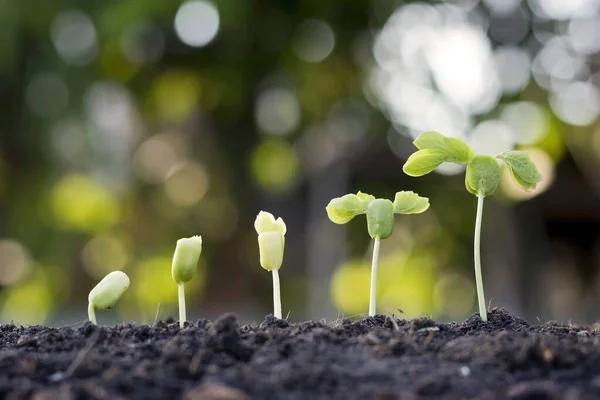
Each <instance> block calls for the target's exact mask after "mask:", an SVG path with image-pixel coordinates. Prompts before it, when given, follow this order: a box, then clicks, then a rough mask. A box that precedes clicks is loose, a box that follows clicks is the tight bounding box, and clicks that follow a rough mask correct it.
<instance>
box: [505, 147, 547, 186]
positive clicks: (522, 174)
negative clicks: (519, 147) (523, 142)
mask: <svg viewBox="0 0 600 400" xmlns="http://www.w3.org/2000/svg"><path fill="white" fill-rule="evenodd" d="M496 157H497V158H499V159H501V160H502V161H504V162H505V163H506V166H507V167H508V169H509V170H510V175H511V176H512V177H513V179H514V181H515V182H516V183H517V185H519V187H521V189H523V190H526V191H529V190H532V189H535V187H536V186H537V184H538V182H540V181H541V180H542V176H541V175H540V173H539V171H538V170H537V168H536V166H535V164H534V163H533V161H532V160H531V157H529V154H528V153H527V152H525V151H505V152H504V153H502V154H499V155H498V156H496Z"/></svg>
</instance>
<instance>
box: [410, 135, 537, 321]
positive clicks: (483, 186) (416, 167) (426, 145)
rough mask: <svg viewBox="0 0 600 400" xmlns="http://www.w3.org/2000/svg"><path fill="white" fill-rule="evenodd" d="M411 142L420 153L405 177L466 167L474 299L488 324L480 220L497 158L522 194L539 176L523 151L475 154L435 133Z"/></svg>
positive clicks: (494, 182) (492, 185)
mask: <svg viewBox="0 0 600 400" xmlns="http://www.w3.org/2000/svg"><path fill="white" fill-rule="evenodd" d="M413 143H414V144H415V146H416V147H417V148H418V149H419V150H418V151H417V152H415V153H413V154H412V155H411V156H410V157H409V158H408V160H407V161H406V163H405V164H404V167H403V171H404V172H405V173H406V174H407V175H410V176H422V175H426V174H428V173H430V172H431V171H433V170H434V169H436V168H437V167H439V166H440V165H441V164H442V163H444V162H452V163H456V164H464V165H466V166H467V171H466V174H465V186H466V188H467V190H468V191H469V193H471V194H473V195H475V196H477V214H476V215H477V217H476V219H475V237H474V240H473V248H474V250H473V255H474V261H475V282H476V286H477V300H478V303H479V315H480V316H481V319H482V320H483V321H487V311H486V308H485V296H484V293H483V280H482V277H481V251H480V247H481V220H482V213H483V199H484V198H485V197H486V196H489V195H491V194H493V193H494V192H495V191H496V189H497V188H498V184H499V182H500V165H499V164H498V161H497V160H496V159H500V160H502V161H504V163H505V164H506V166H507V167H508V169H509V171H510V175H511V176H512V178H513V180H514V181H515V182H516V184H517V185H518V186H519V187H520V188H521V189H523V190H525V191H529V190H532V189H535V187H536V185H537V184H538V182H540V181H541V180H542V177H541V175H540V173H539V172H538V170H537V168H536V166H535V164H534V163H533V161H531V158H530V157H529V154H528V153H526V152H524V151H505V152H503V153H501V154H498V155H496V156H495V157H492V156H489V155H475V154H474V153H473V150H471V148H470V147H469V146H468V145H467V144H466V143H465V142H464V141H462V140H460V139H457V138H450V137H446V136H444V135H442V134H440V133H438V132H424V133H421V134H420V135H419V136H418V137H417V138H416V139H415V141H414V142H413Z"/></svg>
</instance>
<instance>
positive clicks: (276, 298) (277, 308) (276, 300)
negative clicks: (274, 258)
mask: <svg viewBox="0 0 600 400" xmlns="http://www.w3.org/2000/svg"><path fill="white" fill-rule="evenodd" d="M271 272H273V308H274V311H273V315H275V318H279V319H281V294H280V289H279V271H278V270H276V269H274V270H271Z"/></svg>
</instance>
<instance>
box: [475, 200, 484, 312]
mask: <svg viewBox="0 0 600 400" xmlns="http://www.w3.org/2000/svg"><path fill="white" fill-rule="evenodd" d="M484 197H485V196H484V194H483V192H482V191H481V190H480V191H479V192H478V194H477V218H476V219H475V240H474V248H473V252H474V258H475V284H476V285H477V301H478V302H479V315H480V316H481V319H482V320H483V321H487V311H486V309H485V295H484V293H483V279H482V277H481V219H482V215H483V198H484Z"/></svg>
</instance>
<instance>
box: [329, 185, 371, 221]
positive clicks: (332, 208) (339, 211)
mask: <svg viewBox="0 0 600 400" xmlns="http://www.w3.org/2000/svg"><path fill="white" fill-rule="evenodd" d="M359 193H360V192H359ZM361 195H362V196H363V198H364V199H366V197H364V196H370V195H365V194H364V193H361ZM371 197H372V196H371ZM325 210H326V211H327V216H328V217H329V219H330V220H331V221H332V222H333V223H336V224H345V223H347V222H348V221H350V220H351V219H352V218H354V217H355V216H357V215H359V214H364V212H365V208H364V203H363V200H361V198H360V197H359V195H357V194H347V195H344V196H342V197H336V198H335V199H332V200H331V201H330V202H329V204H328V205H327V207H325Z"/></svg>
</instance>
